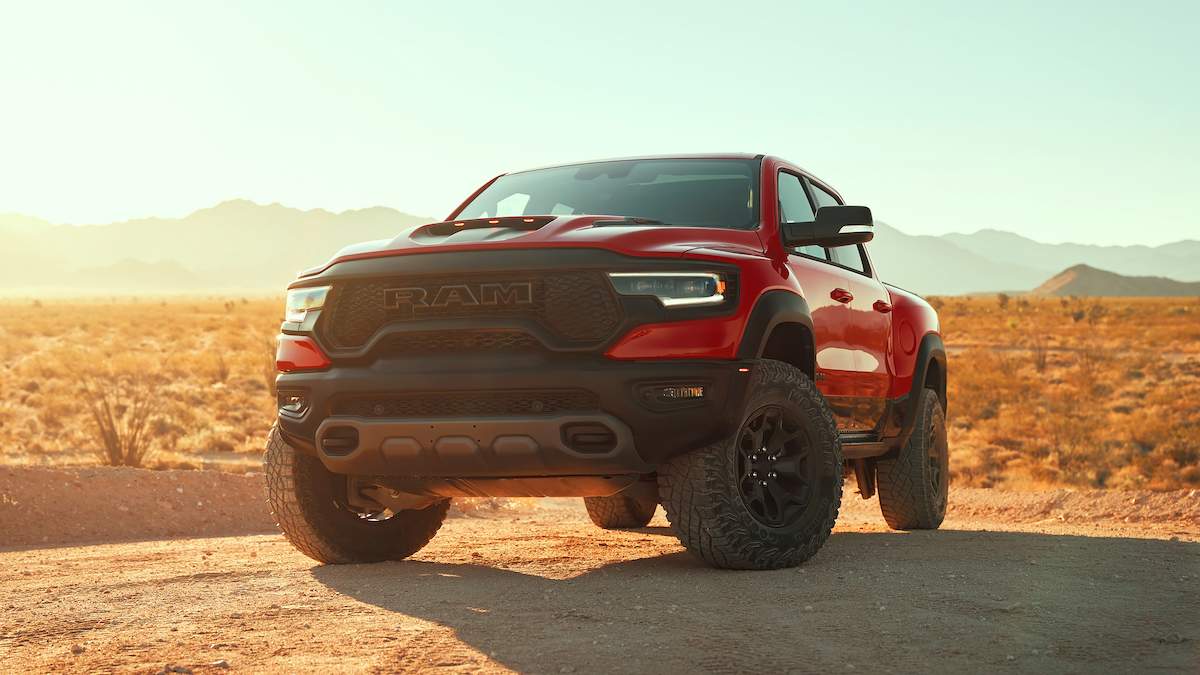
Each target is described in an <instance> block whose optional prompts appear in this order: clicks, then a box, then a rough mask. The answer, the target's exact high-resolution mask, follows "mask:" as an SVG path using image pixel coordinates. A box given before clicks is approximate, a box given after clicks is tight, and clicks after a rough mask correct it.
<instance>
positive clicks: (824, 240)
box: [264, 154, 948, 569]
mask: <svg viewBox="0 0 1200 675" xmlns="http://www.w3.org/2000/svg"><path fill="white" fill-rule="evenodd" d="M872 228H873V223H872V216H871V211H870V209H868V208H866V207H863V206H846V205H844V203H843V200H842V198H841V196H840V195H839V194H838V193H837V192H836V191H835V190H834V189H833V188H832V187H830V186H829V185H828V184H826V183H824V182H822V181H820V180H818V179H817V178H816V177H815V176H813V175H812V174H811V173H808V172H806V171H804V170H803V169H801V168H799V167H797V166H795V165H793V164H790V163H788V162H786V161H784V160H782V159H778V158H775V157H768V156H763V155H750V154H713V155H695V156H664V157H644V158H632V159H620V160H605V161H591V162H579V163H574V164H566V165H561V166H552V167H546V168H539V169H532V170H527V171H521V172H516V173H510V174H505V175H502V176H499V177H497V178H495V179H493V180H492V181H490V182H488V183H487V184H485V185H484V186H482V187H481V188H479V189H478V190H477V191H476V192H475V193H474V194H472V195H471V196H470V197H468V198H467V199H466V201H464V202H463V203H462V205H461V206H459V207H458V208H457V209H455V210H454V212H453V213H451V214H450V217H449V218H447V219H446V220H445V221H444V222H438V223H433V224H428V225H421V226H418V227H413V228H411V229H408V230H406V231H404V232H401V233H399V234H398V235H397V236H396V237H395V238H394V239H391V240H383V241H374V242H367V243H363V244H358V245H355V246H350V247H348V248H346V249H343V250H342V251H340V252H339V253H337V255H335V256H334V257H333V258H332V259H331V260H330V261H329V262H328V263H326V264H324V265H321V266H320V267H317V268H314V269H311V270H308V271H306V272H303V273H302V274H301V275H300V276H299V278H298V279H297V280H296V281H295V282H293V283H292V284H291V285H290V286H289V288H288V298H287V313H286V318H285V321H284V323H283V326H282V331H281V332H282V334H281V335H280V337H279V347H278V354H277V368H278V370H279V375H278V378H277V390H278V399H279V400H278V404H279V416H278V422H277V424H276V425H275V427H274V428H273V430H272V432H271V435H270V439H269V442H268V445H267V451H266V454H265V459H264V462H265V476H266V492H267V497H268V499H269V501H270V503H271V505H272V508H273V510H274V515H275V519H276V522H277V523H278V525H279V528H280V529H281V530H282V532H283V533H284V534H285V535H286V536H287V538H288V539H289V540H290V541H291V542H292V543H293V544H294V545H295V546H296V547H297V548H298V549H299V550H301V551H303V552H304V553H305V554H307V555H309V556H311V557H312V558H314V559H316V560H318V561H321V562H325V563H353V562H371V561H381V560H395V559H401V558H404V557H406V556H409V555H411V554H413V553H414V552H416V551H418V550H419V549H421V547H423V546H424V545H425V544H426V543H427V542H428V541H429V540H430V538H432V537H433V536H434V534H435V533H436V532H437V530H438V528H439V527H441V524H442V521H443V519H444V518H445V517H446V512H447V509H448V508H449V502H450V499H451V498H454V497H484V496H490V497H582V498H583V499H584V501H585V503H586V506H587V510H588V513H589V515H590V516H591V518H592V520H593V522H595V523H596V524H597V525H598V526H600V527H605V528H637V527H643V526H645V525H646V524H647V523H648V522H649V521H650V519H651V517H652V515H653V514H654V511H655V509H656V508H657V505H658V504H662V506H663V508H664V510H665V511H666V515H667V518H668V520H669V521H670V523H671V527H672V529H673V530H674V532H675V533H676V535H677V536H678V537H679V539H680V541H681V542H682V543H683V545H684V546H685V547H686V548H687V549H688V550H689V551H691V552H692V553H693V554H695V555H696V556H698V557H699V558H701V559H703V560H704V561H706V562H707V563H709V564H711V565H714V566H717V567H724V568H740V569H774V568H780V567H787V566H793V565H797V564H799V563H801V562H803V561H804V560H806V559H808V558H809V557H811V556H812V555H814V554H815V553H816V552H817V551H818V549H820V547H821V546H822V544H823V543H824V542H825V540H826V539H827V538H828V536H829V533H830V530H831V529H832V528H833V525H834V521H835V520H836V519H837V515H838V509H839V508H840V505H841V499H842V481H843V477H844V476H848V475H853V476H854V477H855V479H856V482H857V485H858V489H859V492H860V493H861V494H862V495H863V496H864V497H870V496H871V495H873V494H875V493H876V491H877V492H878V494H879V502H880V506H881V508H882V511H883V515H884V517H885V519H886V520H887V522H888V524H889V525H890V526H891V527H893V528H899V529H923V528H936V527H938V526H939V525H940V524H941V522H942V519H943V517H944V516H945V512H946V493H947V473H948V471H947V469H948V462H947V445H946V432H945V410H946V356H945V351H944V349H943V346H942V341H941V337H940V329H939V325H938V317H937V314H936V313H935V312H934V310H933V309H932V308H931V307H930V306H929V305H928V304H927V303H925V302H924V301H923V300H922V299H921V298H919V297H917V296H916V295H914V294H912V293H909V292H906V291H904V290H901V289H899V288H896V287H894V286H889V285H887V284H885V283H883V282H882V281H881V280H880V279H879V277H878V275H877V274H876V271H875V268H874V266H873V265H872V264H871V257H870V255H869V254H868V251H867V243H868V242H870V241H871V239H872V236H873V235H872V232H873V229H872Z"/></svg>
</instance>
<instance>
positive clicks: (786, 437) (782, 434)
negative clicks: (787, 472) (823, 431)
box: [767, 420, 804, 455]
mask: <svg viewBox="0 0 1200 675" xmlns="http://www.w3.org/2000/svg"><path fill="white" fill-rule="evenodd" d="M803 431H804V430H803V429H801V428H799V427H797V428H796V429H795V430H794V431H787V430H785V429H784V428H783V420H780V422H779V426H778V427H776V429H775V432H774V433H772V434H771V440H770V441H769V442H768V443H767V452H768V453H770V454H772V455H774V454H778V453H779V451H780V450H781V449H782V448H783V446H784V444H785V443H787V442H788V441H791V440H794V439H795V438H796V437H797V436H799V435H800V434H801V433H803Z"/></svg>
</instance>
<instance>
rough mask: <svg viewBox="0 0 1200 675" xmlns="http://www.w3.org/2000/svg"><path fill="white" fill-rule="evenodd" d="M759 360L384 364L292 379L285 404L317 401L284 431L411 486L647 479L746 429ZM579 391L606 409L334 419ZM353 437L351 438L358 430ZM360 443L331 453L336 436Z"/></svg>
mask: <svg viewBox="0 0 1200 675" xmlns="http://www.w3.org/2000/svg"><path fill="white" fill-rule="evenodd" d="M755 368H756V365H755V362H753V361H685V360H678V361H675V360H671V361H636V362H625V361H613V360H611V359H607V358H604V357H588V358H578V357H576V358H572V359H568V360H552V359H551V360H548V359H545V358H541V357H534V356H506V357H487V358H485V357H464V356H456V357H454V356H447V357H431V358H398V359H380V360H378V361H375V362H374V363H373V364H371V365H364V366H353V367H335V368H331V369H329V370H325V371H317V372H311V371H310V372H294V373H284V374H281V375H279V377H278V378H277V381H276V382H277V387H278V389H279V391H280V392H281V394H282V393H286V392H297V393H302V394H303V395H305V396H306V397H307V398H308V401H309V405H308V410H307V412H305V413H304V414H303V415H301V416H295V415H291V414H288V413H286V412H282V411H281V413H280V415H279V428H280V431H282V432H283V434H284V436H285V437H286V438H287V440H288V441H289V442H290V443H291V444H292V445H293V446H295V447H297V448H299V449H300V450H302V451H305V452H308V453H310V454H313V455H315V456H317V457H320V458H321V459H322V461H323V462H324V463H325V465H326V466H327V467H328V468H329V469H330V470H331V471H334V472H337V473H344V474H357V475H376V476H406V477H479V478H512V477H536V476H603V475H610V474H644V473H650V472H652V471H655V470H656V469H657V467H658V466H659V465H661V464H662V463H663V462H665V461H666V460H668V459H670V458H672V457H674V456H677V455H680V454H683V453H685V452H688V451H691V450H694V449H697V448H700V447H703V446H705V445H708V444H710V443H713V442H716V441H718V440H720V439H722V438H725V437H727V436H728V435H729V434H731V433H732V432H733V431H734V430H735V428H736V427H737V425H738V424H739V423H740V422H741V416H742V413H743V411H744V407H745V403H746V398H747V396H748V395H749V390H750V386H751V383H752V382H753V379H754V370H755ZM651 385H653V386H663V385H689V386H696V385H700V386H704V387H705V392H706V394H705V396H704V398H703V399H700V400H695V401H681V402H665V401H661V400H659V399H657V398H653V397H652V398H650V399H647V398H646V397H645V392H646V388H647V386H651ZM544 390H574V391H582V392H587V393H590V394H592V395H593V396H595V398H596V400H597V401H598V404H599V405H598V407H599V409H598V410H590V411H568V412H558V413H555V414H547V415H520V416H505V415H492V416H469V417H456V416H422V417H369V418H368V417H358V416H354V415H346V414H341V415H334V414H333V407H334V404H335V402H336V401H337V400H340V397H348V396H349V397H357V396H369V395H373V394H377V395H386V394H406V395H410V396H411V395H412V394H413V393H420V394H423V395H424V394H428V395H430V396H437V395H444V394H452V393H464V392H491V391H497V392H499V391H503V392H519V391H544ZM581 425H582V427H589V428H606V429H608V430H609V431H610V432H611V434H612V437H613V439H614V442H613V443H612V444H610V445H609V446H606V447H602V448H599V449H597V448H587V447H579V446H578V445H576V444H574V443H573V441H572V439H573V438H575V437H573V436H569V433H570V430H571V429H577V428H581ZM348 430H349V431H348ZM337 436H342V437H353V439H354V440H353V443H352V445H353V447H352V449H348V448H347V447H330V446H336V445H337V443H329V442H327V441H326V438H327V437H330V438H333V437H337Z"/></svg>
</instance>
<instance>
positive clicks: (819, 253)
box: [796, 245, 827, 260]
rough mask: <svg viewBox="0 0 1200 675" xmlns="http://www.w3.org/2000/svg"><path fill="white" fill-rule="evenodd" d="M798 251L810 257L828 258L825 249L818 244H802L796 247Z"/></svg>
mask: <svg viewBox="0 0 1200 675" xmlns="http://www.w3.org/2000/svg"><path fill="white" fill-rule="evenodd" d="M796 253H800V254H802V255H806V256H808V257H810V258H818V259H820V260H827V258H826V257H825V249H823V248H821V247H820V246H816V245H813V246H801V247H800V248H798V249H796Z"/></svg>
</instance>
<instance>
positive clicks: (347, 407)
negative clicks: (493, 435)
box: [333, 391, 600, 417]
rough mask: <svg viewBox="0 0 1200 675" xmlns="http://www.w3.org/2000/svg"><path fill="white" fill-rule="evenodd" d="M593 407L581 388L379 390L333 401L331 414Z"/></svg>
mask: <svg viewBox="0 0 1200 675" xmlns="http://www.w3.org/2000/svg"><path fill="white" fill-rule="evenodd" d="M597 410H600V401H599V400H597V399H596V397H595V396H594V395H592V394H589V393H588V392H585V391H494V392H464V393H434V394H429V393H412V394H382V395H378V396H367V397H355V398H339V399H337V400H335V401H334V403H333V414H334V415H354V416H357V417H501V416H505V415H554V414H558V413H564V412H594V411H597Z"/></svg>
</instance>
